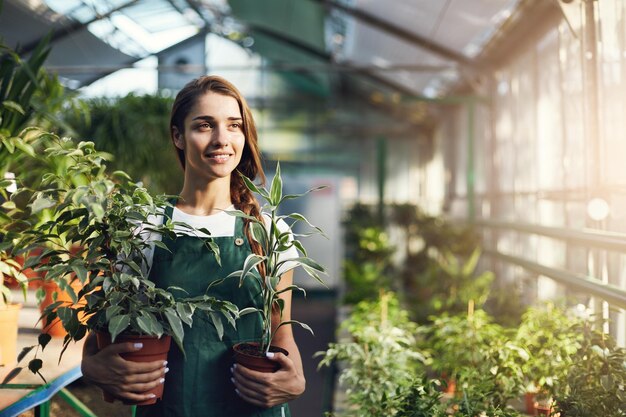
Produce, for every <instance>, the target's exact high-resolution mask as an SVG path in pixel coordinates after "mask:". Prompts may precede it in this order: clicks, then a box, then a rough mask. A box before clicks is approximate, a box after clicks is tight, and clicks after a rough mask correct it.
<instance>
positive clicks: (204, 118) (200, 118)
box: [191, 116, 243, 122]
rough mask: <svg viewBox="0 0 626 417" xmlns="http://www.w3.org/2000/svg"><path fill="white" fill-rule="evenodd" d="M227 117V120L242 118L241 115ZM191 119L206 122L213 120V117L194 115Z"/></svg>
mask: <svg viewBox="0 0 626 417" xmlns="http://www.w3.org/2000/svg"><path fill="white" fill-rule="evenodd" d="M227 119H228V120H235V121H236V120H243V119H242V118H241V117H239V116H231V117H228V118H227ZM191 120H192V121H194V120H204V121H207V122H212V121H214V120H215V117H213V116H196V117H194V118H193V119H191Z"/></svg>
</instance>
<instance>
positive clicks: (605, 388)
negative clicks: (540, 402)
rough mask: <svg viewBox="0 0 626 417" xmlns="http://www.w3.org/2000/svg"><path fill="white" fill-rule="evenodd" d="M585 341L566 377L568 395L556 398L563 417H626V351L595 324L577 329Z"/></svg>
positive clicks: (584, 324) (583, 325)
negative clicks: (625, 416)
mask: <svg viewBox="0 0 626 417" xmlns="http://www.w3.org/2000/svg"><path fill="white" fill-rule="evenodd" d="M573 331H577V332H579V333H580V334H581V335H582V336H583V337H582V342H581V345H580V348H579V349H578V351H577V352H576V354H575V355H574V356H573V358H572V361H573V363H574V364H575V365H574V366H572V367H570V369H569V373H568V375H567V387H566V389H565V393H564V394H562V395H557V397H556V403H557V409H558V411H560V412H561V415H562V416H564V417H623V416H624V415H626V349H624V348H623V347H619V346H617V345H616V344H615V341H614V340H613V339H612V338H611V337H610V336H609V335H606V334H604V333H602V332H600V331H599V330H596V329H594V328H593V323H591V322H584V323H581V324H578V325H575V326H574V328H573Z"/></svg>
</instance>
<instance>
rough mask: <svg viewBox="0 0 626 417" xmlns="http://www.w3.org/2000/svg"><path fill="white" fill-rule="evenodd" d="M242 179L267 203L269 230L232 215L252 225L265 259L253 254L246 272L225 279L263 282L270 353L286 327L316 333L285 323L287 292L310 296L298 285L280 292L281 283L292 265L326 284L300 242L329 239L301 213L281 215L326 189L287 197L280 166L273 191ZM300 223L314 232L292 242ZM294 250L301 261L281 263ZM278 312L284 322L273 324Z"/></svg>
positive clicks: (263, 338)
mask: <svg viewBox="0 0 626 417" xmlns="http://www.w3.org/2000/svg"><path fill="white" fill-rule="evenodd" d="M241 177H242V178H243V180H244V182H245V184H246V187H248V189H249V190H250V191H252V192H254V193H257V194H259V195H260V196H261V197H263V198H264V199H265V201H266V202H267V204H265V205H264V206H263V208H262V209H261V211H262V212H264V213H267V214H269V230H268V228H266V225H265V222H264V221H262V220H259V219H257V218H256V217H254V216H249V215H247V214H245V213H243V212H242V211H239V210H231V211H227V213H228V214H230V215H233V216H237V217H241V218H244V219H246V220H247V221H248V222H249V227H250V230H251V235H252V239H254V240H255V241H256V242H257V243H259V245H261V248H262V253H263V255H257V254H255V253H252V254H250V255H249V256H248V257H247V258H246V260H245V261H244V265H243V267H242V269H240V270H238V271H235V272H233V273H231V274H230V275H228V276H227V277H226V278H225V279H231V278H238V279H239V280H240V285H242V284H243V282H244V280H245V279H255V280H257V281H258V282H259V286H260V288H261V297H262V299H263V307H262V308H261V309H259V310H256V311H257V312H258V313H259V314H260V315H261V323H262V324H261V326H262V334H261V335H259V336H260V337H259V339H260V340H259V342H260V347H261V350H262V351H264V352H268V351H269V348H270V345H271V343H272V339H273V338H274V335H275V334H276V331H277V330H278V329H279V328H280V327H282V326H284V325H287V324H298V325H300V326H301V327H302V328H304V329H306V330H308V331H310V332H311V333H313V330H311V328H310V327H309V326H308V325H306V324H305V323H301V322H299V321H296V320H287V321H283V320H282V316H283V308H284V302H283V300H282V299H281V298H280V294H282V293H283V292H285V291H293V290H296V291H302V292H303V293H305V294H306V292H305V291H304V289H303V288H300V287H298V286H296V285H289V286H287V287H285V288H282V289H280V288H278V287H279V284H280V280H281V274H280V273H281V271H282V269H281V267H283V266H284V265H289V266H290V267H292V268H295V267H298V266H301V267H302V269H303V270H304V271H305V272H306V273H307V274H308V275H309V276H310V277H311V278H313V279H315V280H316V281H318V282H319V283H320V284H322V285H325V284H324V281H323V280H322V278H321V277H320V274H323V273H326V271H325V269H324V267H323V266H322V265H320V264H319V263H317V262H316V261H315V260H313V259H312V258H310V257H308V256H307V252H306V249H305V247H304V245H303V244H302V242H301V241H300V239H298V238H303V237H308V236H311V235H316V234H320V235H322V236H324V237H326V235H325V234H324V232H323V231H322V230H321V229H320V228H319V227H316V226H313V225H312V224H311V223H309V221H308V220H307V219H306V218H305V217H304V216H303V215H301V214H299V213H290V214H286V215H279V214H278V211H279V208H280V206H281V204H282V203H283V202H284V201H287V200H292V199H294V198H299V197H302V196H304V195H306V194H308V193H310V192H312V191H316V190H319V189H322V188H325V187H317V188H314V189H311V190H308V191H307V192H305V193H303V194H287V195H283V181H282V178H281V175H280V164H277V166H276V175H274V179H273V180H272V184H271V186H270V189H269V190H267V189H266V188H264V187H258V186H256V185H255V184H254V183H253V182H252V181H251V180H250V179H249V178H247V177H245V176H244V175H241ZM281 220H282V221H285V222H290V224H289V229H288V230H285V231H283V232H281V231H280V230H279V228H278V222H279V221H281ZM298 222H304V223H306V224H307V225H308V226H309V227H310V228H311V230H312V232H311V233H308V234H293V236H294V239H291V236H292V233H291V230H292V229H293V227H294V225H295V224H296V223H298ZM293 247H295V248H296V249H297V250H298V252H299V256H298V257H296V258H288V259H280V256H281V254H282V253H285V252H286V251H288V250H289V249H291V248H293ZM259 266H261V268H260V269H261V270H263V271H264V275H265V276H262V275H261V274H259V273H258V267H259ZM274 311H278V312H279V314H280V318H279V320H280V321H279V322H278V323H272V312H274ZM248 312H249V311H248V310H247V309H246V310H244V311H242V312H241V314H244V313H248Z"/></svg>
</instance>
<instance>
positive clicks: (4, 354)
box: [0, 304, 22, 366]
mask: <svg viewBox="0 0 626 417" xmlns="http://www.w3.org/2000/svg"><path fill="white" fill-rule="evenodd" d="M21 308H22V305H21V304H8V305H6V306H4V307H0V335H2V336H1V337H0V365H3V366H12V365H14V364H15V363H16V362H17V328H18V325H17V318H18V316H19V313H20V309H21Z"/></svg>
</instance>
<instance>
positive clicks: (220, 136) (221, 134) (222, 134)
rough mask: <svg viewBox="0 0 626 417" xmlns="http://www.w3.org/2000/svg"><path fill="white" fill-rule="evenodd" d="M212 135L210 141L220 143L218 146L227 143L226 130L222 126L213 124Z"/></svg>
mask: <svg viewBox="0 0 626 417" xmlns="http://www.w3.org/2000/svg"><path fill="white" fill-rule="evenodd" d="M212 136H213V137H212V138H211V141H212V142H213V143H214V144H216V145H220V146H224V145H226V144H228V130H227V129H226V128H225V127H223V126H219V125H217V126H215V127H214V128H213V135H212Z"/></svg>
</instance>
